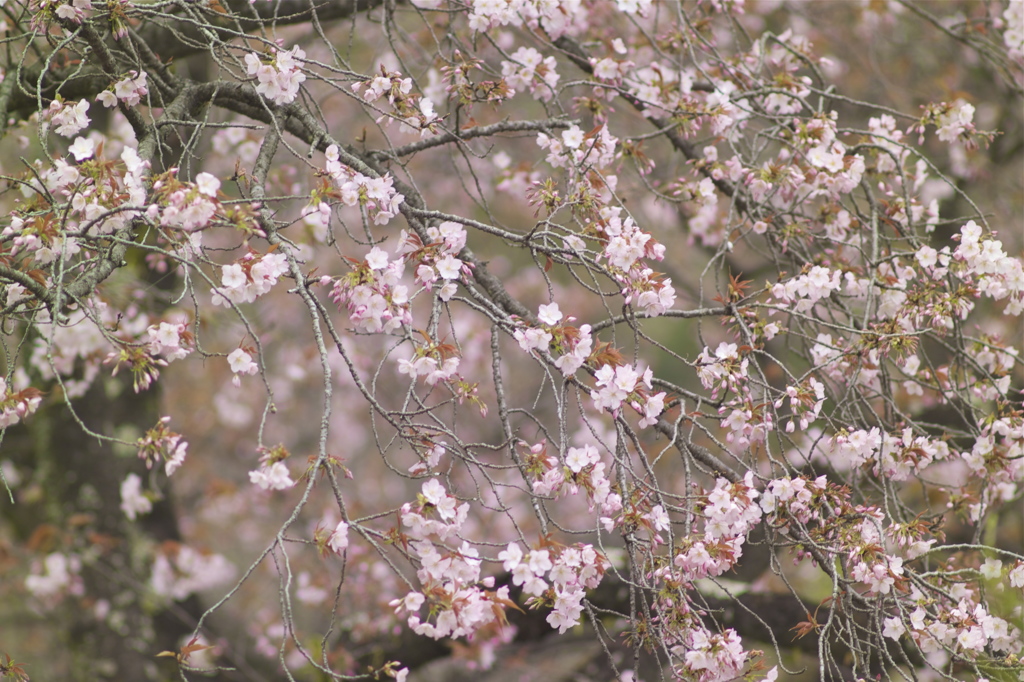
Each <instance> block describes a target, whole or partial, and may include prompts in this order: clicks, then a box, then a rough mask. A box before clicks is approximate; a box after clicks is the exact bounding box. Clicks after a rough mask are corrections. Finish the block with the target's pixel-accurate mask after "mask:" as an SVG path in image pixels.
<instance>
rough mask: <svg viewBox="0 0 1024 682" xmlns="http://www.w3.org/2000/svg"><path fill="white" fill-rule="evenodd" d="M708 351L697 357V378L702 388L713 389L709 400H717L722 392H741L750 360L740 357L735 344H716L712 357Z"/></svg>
mask: <svg viewBox="0 0 1024 682" xmlns="http://www.w3.org/2000/svg"><path fill="white" fill-rule="evenodd" d="M709 350H710V349H708V348H705V349H704V350H702V351H701V352H700V355H699V356H698V357H697V376H698V377H699V378H700V383H701V385H703V386H704V388H707V389H713V390H712V394H711V399H712V400H714V399H715V398H717V397H718V395H719V393H720V392H722V391H735V392H737V393H739V392H741V390H743V389H744V387H745V385H746V381H747V366H748V365H749V363H750V360H749V359H747V358H746V357H743V358H741V357H740V354H739V349H738V347H737V346H736V344H735V343H726V342H724V341H723V342H722V343H720V344H718V347H717V348H716V349H715V354H714V355H711V353H710V352H709Z"/></svg>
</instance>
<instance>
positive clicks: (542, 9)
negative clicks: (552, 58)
mask: <svg viewBox="0 0 1024 682" xmlns="http://www.w3.org/2000/svg"><path fill="white" fill-rule="evenodd" d="M421 3H422V5H432V6H434V7H437V6H438V5H439V4H440V0H417V2H416V4H417V5H421ZM588 14H589V13H588V11H587V7H586V5H585V4H584V3H583V2H581V1H580V0H556V1H555V2H549V1H545V0H473V9H472V11H471V13H470V15H469V27H470V28H471V29H472V30H474V31H480V32H483V31H487V30H489V29H492V28H496V27H498V26H515V27H519V26H523V25H524V24H525V25H526V26H528V27H529V28H531V29H537V28H538V27H539V28H543V29H544V32H545V33H547V35H548V36H550V38H551V40H557V39H558V38H559V37H561V36H563V35H578V34H579V33H581V32H582V31H584V30H586V28H587V25H588Z"/></svg>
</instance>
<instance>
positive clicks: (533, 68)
mask: <svg viewBox="0 0 1024 682" xmlns="http://www.w3.org/2000/svg"><path fill="white" fill-rule="evenodd" d="M501 75H502V77H503V78H504V79H505V82H506V83H508V84H509V86H511V87H513V88H516V89H518V90H527V89H529V91H530V94H531V95H533V96H534V98H536V99H539V100H540V101H542V102H547V101H549V100H550V99H551V98H552V97H554V94H555V87H557V86H558V79H559V75H558V72H557V71H555V58H554V57H542V56H541V54H540V52H538V51H537V50H536V49H534V48H532V47H521V48H519V49H518V50H516V51H515V52H514V53H513V54H512V61H502V62H501ZM573 127H575V126H573ZM577 146H578V145H577Z"/></svg>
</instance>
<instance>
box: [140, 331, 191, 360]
mask: <svg viewBox="0 0 1024 682" xmlns="http://www.w3.org/2000/svg"><path fill="white" fill-rule="evenodd" d="M146 333H147V334H148V335H149V348H148V350H149V354H150V355H162V356H164V359H166V360H167V361H168V362H171V361H173V360H181V359H182V358H184V357H186V356H187V355H188V354H189V353H191V352H192V349H191V348H190V347H189V346H191V345H192V341H193V337H192V333H191V332H189V331H188V324H187V323H184V322H179V323H177V324H175V323H172V322H161V323H160V324H159V326H157V325H155V324H154V325H150V326H149V328H148V329H146Z"/></svg>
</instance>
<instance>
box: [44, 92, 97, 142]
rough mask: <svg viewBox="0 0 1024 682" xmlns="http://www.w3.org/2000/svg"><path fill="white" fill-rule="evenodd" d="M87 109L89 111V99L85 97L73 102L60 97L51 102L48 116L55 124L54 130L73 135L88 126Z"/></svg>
mask: <svg viewBox="0 0 1024 682" xmlns="http://www.w3.org/2000/svg"><path fill="white" fill-rule="evenodd" d="M87 111H89V101H88V100H84V99H83V100H80V101H78V102H77V103H74V104H72V103H70V102H65V101H64V100H63V99H61V98H60V97H58V98H56V99H54V100H53V101H52V102H50V107H49V109H47V111H46V116H47V117H48V118H49V119H50V123H51V124H52V125H53V126H55V128H54V131H55V132H56V133H57V134H58V135H63V136H64V137H72V136H74V135H77V134H78V133H79V131H81V130H83V129H84V128H86V127H88V125H89V117H88V116H87V115H86V113H85V112H87Z"/></svg>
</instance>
